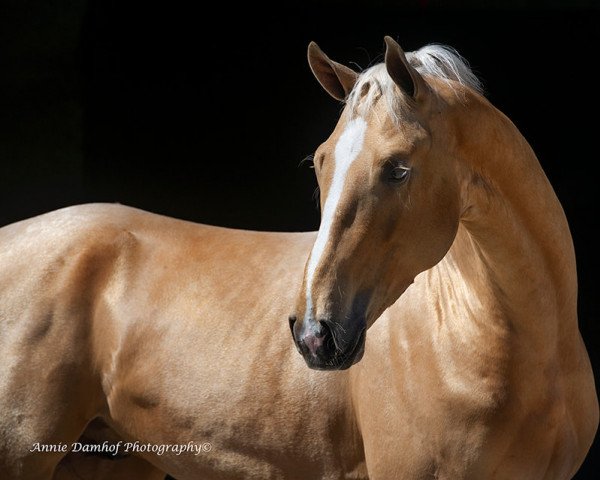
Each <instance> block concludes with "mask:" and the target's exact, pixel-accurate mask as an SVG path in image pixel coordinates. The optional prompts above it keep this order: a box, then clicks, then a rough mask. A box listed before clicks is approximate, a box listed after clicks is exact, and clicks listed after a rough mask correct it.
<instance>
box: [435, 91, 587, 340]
mask: <svg viewBox="0 0 600 480" xmlns="http://www.w3.org/2000/svg"><path fill="white" fill-rule="evenodd" d="M454 120H455V122H456V125H457V130H456V137H455V138H456V139H457V142H456V145H455V148H456V150H455V154H456V157H457V159H458V165H459V168H458V170H459V179H460V182H461V197H462V205H463V209H462V217H461V221H460V226H459V230H458V234H457V237H456V240H455V242H454V244H453V246H452V248H451V250H450V252H449V253H448V259H447V260H448V261H450V262H451V263H452V264H454V265H455V266H456V268H457V269H458V271H460V275H461V276H462V278H463V279H464V280H465V281H466V282H467V283H468V285H469V287H470V288H472V289H473V291H474V293H475V294H476V295H478V296H479V298H480V300H482V301H483V302H486V303H487V304H488V305H487V307H488V309H493V311H494V312H495V314H496V315H497V316H498V317H499V318H501V319H502V321H503V322H505V324H506V325H505V326H506V327H507V330H509V331H511V332H525V331H527V332H529V333H532V334H533V335H534V336H536V338H538V339H539V341H542V342H543V341H548V340H551V339H552V338H554V339H556V338H557V335H558V334H559V333H562V331H563V329H564V328H565V327H566V328H569V327H570V328H571V329H572V327H573V325H576V321H577V319H576V296H577V286H576V281H577V279H576V269H575V255H574V250H573V244H572V240H571V235H570V232H569V227H568V224H567V221H566V218H565V215H564V212H563V210H562V207H561V205H560V203H559V201H558V199H557V197H556V195H555V193H554V191H553V189H552V187H551V186H550V184H549V182H548V180H547V178H546V176H545V175H544V172H543V171H542V169H541V166H540V164H539V162H538V160H537V158H536V156H535V154H534V153H533V151H532V149H531V147H530V146H529V144H528V143H527V142H526V140H525V139H524V138H523V136H522V135H521V134H520V133H519V131H518V130H517V128H516V127H515V126H514V125H513V123H512V122H511V121H510V120H509V119H508V118H507V117H506V116H504V115H503V114H502V113H501V112H499V111H498V110H496V109H495V108H494V107H493V106H492V105H491V104H489V102H487V101H486V100H485V99H483V98H481V97H479V96H475V95H474V94H472V95H471V97H470V98H469V99H468V100H467V101H466V102H464V103H463V104H461V105H460V106H457V108H456V109H455V112H454Z"/></svg>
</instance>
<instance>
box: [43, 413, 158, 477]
mask: <svg viewBox="0 0 600 480" xmlns="http://www.w3.org/2000/svg"><path fill="white" fill-rule="evenodd" d="M121 440H122V439H121V437H119V436H118V435H117V434H116V433H115V432H114V431H113V430H112V429H111V428H110V427H109V426H108V425H106V423H104V421H102V420H101V419H100V418H96V419H94V420H92V421H91V422H90V423H89V425H88V426H87V427H86V429H85V431H84V432H83V434H82V435H81V437H80V438H79V440H78V442H79V443H81V444H83V445H102V444H103V443H104V442H108V443H109V444H111V445H117V444H118V442H119V441H121ZM164 478H165V473H164V472H163V471H161V470H159V469H158V468H156V467H154V466H153V465H152V464H150V463H149V462H147V461H146V460H144V459H142V458H140V457H136V456H135V455H130V454H123V453H122V452H121V453H119V452H115V455H112V454H110V453H93V454H90V453H83V452H76V453H74V452H69V454H68V455H67V456H66V457H64V458H63V459H62V460H61V462H60V463H59V464H58V466H57V467H56V470H55V471H54V476H53V477H52V480H130V479H136V480H164Z"/></svg>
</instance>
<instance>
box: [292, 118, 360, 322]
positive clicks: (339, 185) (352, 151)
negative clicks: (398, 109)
mask: <svg viewBox="0 0 600 480" xmlns="http://www.w3.org/2000/svg"><path fill="white" fill-rule="evenodd" d="M366 130H367V122H365V121H364V119H362V118H361V117H357V118H355V119H353V120H351V121H349V122H348V124H347V125H346V128H345V130H344V132H343V133H342V135H341V136H340V138H339V139H338V141H337V144H336V145H335V151H334V158H333V161H334V170H333V179H332V181H331V186H330V187H329V194H328V195H327V199H326V200H325V205H324V206H323V212H322V214H321V226H320V227H319V232H318V233H317V239H316V241H315V244H314V245H313V248H312V251H311V252H310V257H309V259H308V266H307V268H306V279H305V280H306V282H305V284H306V312H305V314H304V319H305V322H304V325H305V328H306V325H307V322H306V320H307V319H308V318H309V317H310V314H311V313H312V309H313V303H312V283H313V277H314V275H315V270H316V269H317V267H318V266H319V262H320V261H321V257H322V256H323V252H324V251H325V247H327V243H328V242H329V234H330V233H331V225H332V224H333V220H334V218H335V212H336V211H337V207H338V203H339V201H340V198H341V196H342V191H343V190H344V184H345V183H346V175H347V173H348V170H349V169H350V165H352V162H354V160H356V157H358V154H359V153H360V151H361V150H362V146H363V141H364V139H365V132H366Z"/></svg>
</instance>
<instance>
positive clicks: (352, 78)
mask: <svg viewBox="0 0 600 480" xmlns="http://www.w3.org/2000/svg"><path fill="white" fill-rule="evenodd" d="M308 64H309V65H310V69H311V70H312V72H313V74H314V76H315V77H316V79H317V80H318V81H319V83H320V84H321V86H322V87H323V88H324V89H325V90H326V91H327V93H329V95H331V96H332V97H333V98H335V99H336V100H344V99H345V98H346V97H347V96H348V94H349V93H350V92H351V91H352V88H353V87H354V84H355V83H356V79H357V78H358V73H356V72H355V71H354V70H352V69H351V68H348V67H346V66H344V65H341V64H339V63H337V62H334V61H333V60H331V59H330V58H329V57H328V56H327V55H325V54H324V53H323V51H322V50H321V49H320V48H319V46H318V45H317V44H316V43H315V42H310V44H309V45H308Z"/></svg>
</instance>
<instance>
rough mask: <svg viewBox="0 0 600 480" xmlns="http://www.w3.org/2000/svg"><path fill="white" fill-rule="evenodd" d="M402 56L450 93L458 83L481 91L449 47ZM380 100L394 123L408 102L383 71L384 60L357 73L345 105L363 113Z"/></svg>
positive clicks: (465, 64)
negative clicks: (357, 75)
mask: <svg viewBox="0 0 600 480" xmlns="http://www.w3.org/2000/svg"><path fill="white" fill-rule="evenodd" d="M406 58H407V60H408V62H409V63H410V64H411V65H412V66H413V67H414V68H415V70H417V72H419V73H420V74H421V75H425V76H430V77H434V78H436V79H439V80H442V81H443V82H445V83H446V84H448V86H449V87H450V88H451V89H452V90H453V91H454V92H457V93H458V91H459V88H460V86H464V87H468V88H470V89H472V90H474V91H475V92H477V93H479V94H482V93H483V85H482V83H481V81H480V80H479V79H478V78H477V76H476V75H475V74H474V73H473V71H472V70H471V67H470V66H469V63H468V62H467V61H466V60H465V59H464V58H463V57H462V56H461V55H460V54H459V53H458V52H457V51H456V50H455V49H453V48H452V47H449V46H446V45H439V44H430V45H426V46H424V47H422V48H420V49H419V50H416V51H414V52H407V53H406ZM380 99H383V100H384V101H385V103H386V105H387V109H388V111H389V113H390V115H391V117H392V119H393V120H394V121H396V122H399V121H400V120H401V118H402V117H403V116H404V114H405V112H407V110H408V109H409V108H410V105H411V102H410V101H409V99H408V98H407V97H406V95H405V94H404V93H403V92H402V91H401V90H400V89H399V88H397V86H396V85H395V83H394V81H393V80H392V78H391V77H390V76H389V74H388V73H387V69H386V66H385V64H384V63H378V64H376V65H373V66H372V67H369V68H367V69H365V70H364V71H363V72H362V73H361V74H360V75H359V77H358V79H357V81H356V84H355V85H354V88H353V89H352V91H351V92H350V94H349V95H348V98H347V100H346V105H347V107H348V109H349V111H350V112H351V114H352V115H353V116H356V115H362V116H365V115H366V113H367V112H369V111H370V110H372V109H373V107H374V106H375V104H376V103H377V102H378V101H379V100H380Z"/></svg>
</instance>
